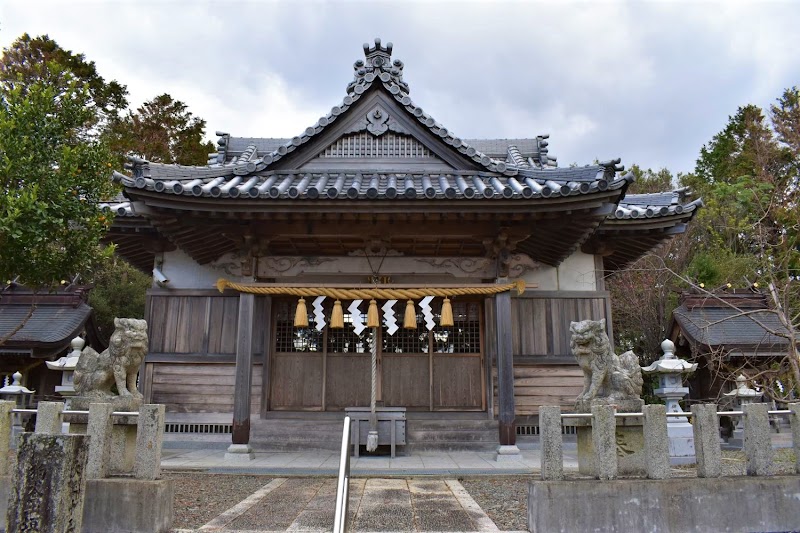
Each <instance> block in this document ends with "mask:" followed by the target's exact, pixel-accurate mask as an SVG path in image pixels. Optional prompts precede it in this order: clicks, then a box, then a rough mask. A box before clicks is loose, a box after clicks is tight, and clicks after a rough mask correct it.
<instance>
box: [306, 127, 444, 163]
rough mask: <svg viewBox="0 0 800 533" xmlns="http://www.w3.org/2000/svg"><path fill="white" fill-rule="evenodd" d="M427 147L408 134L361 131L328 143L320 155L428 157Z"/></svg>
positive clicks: (429, 153) (335, 156) (334, 156)
mask: <svg viewBox="0 0 800 533" xmlns="http://www.w3.org/2000/svg"><path fill="white" fill-rule="evenodd" d="M430 156H431V152H430V150H428V148H427V147H426V146H425V145H424V144H422V143H420V142H419V141H418V140H416V139H414V138H413V137H411V136H409V135H398V134H395V133H391V132H387V133H384V134H383V135H381V136H380V137H375V136H374V135H372V134H371V133H367V132H363V133H356V134H353V135H346V136H344V137H342V138H341V139H339V140H338V141H336V142H335V143H333V144H332V145H330V146H329V147H328V148H326V149H325V151H323V152H322V153H321V154H320V157H333V158H338V157H353V158H360V157H400V158H415V157H430Z"/></svg>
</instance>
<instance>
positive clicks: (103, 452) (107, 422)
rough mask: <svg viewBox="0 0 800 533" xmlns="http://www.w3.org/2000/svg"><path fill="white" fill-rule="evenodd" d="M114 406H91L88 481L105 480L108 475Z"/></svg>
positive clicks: (100, 404) (88, 425) (108, 404)
mask: <svg viewBox="0 0 800 533" xmlns="http://www.w3.org/2000/svg"><path fill="white" fill-rule="evenodd" d="M113 412H114V405H113V404H110V403H91V404H89V420H88V424H87V428H86V433H87V434H88V435H89V436H90V437H91V440H90V441H89V458H88V461H87V464H86V479H103V478H104V477H106V475H108V468H109V465H110V464H111V440H112V433H113V430H114V421H113V420H112V419H111V413H113Z"/></svg>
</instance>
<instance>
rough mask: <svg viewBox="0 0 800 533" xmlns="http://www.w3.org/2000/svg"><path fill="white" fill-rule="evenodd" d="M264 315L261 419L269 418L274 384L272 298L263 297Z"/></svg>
mask: <svg viewBox="0 0 800 533" xmlns="http://www.w3.org/2000/svg"><path fill="white" fill-rule="evenodd" d="M262 298H263V303H264V314H263V317H262V319H261V320H262V326H263V328H264V348H263V353H264V361H263V365H262V367H261V418H266V417H267V411H269V395H270V385H271V384H272V374H271V372H272V371H271V369H270V365H271V364H272V345H273V339H272V297H271V296H263V297H262Z"/></svg>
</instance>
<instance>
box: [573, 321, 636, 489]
mask: <svg viewBox="0 0 800 533" xmlns="http://www.w3.org/2000/svg"><path fill="white" fill-rule="evenodd" d="M570 332H571V334H572V335H571V337H570V348H571V350H572V354H573V355H574V356H575V358H576V359H577V361H578V365H579V366H580V367H581V370H583V378H584V387H583V391H582V392H581V394H580V395H579V396H578V398H577V400H576V402H575V412H576V413H591V412H592V407H594V406H598V405H610V406H613V407H614V409H615V410H616V412H617V413H626V412H627V413H641V412H642V407H643V406H644V402H643V401H642V399H641V394H642V384H643V381H642V371H641V369H640V367H639V358H638V357H636V355H635V354H634V353H633V352H631V351H628V352H625V353H623V354H622V355H617V354H616V353H614V351H613V350H612V349H611V342H610V341H609V339H608V334H607V333H606V321H605V320H604V319H602V320H583V321H580V322H572V323H570ZM569 424H570V425H574V426H576V432H577V437H578V471H579V472H580V473H582V474H587V475H596V474H597V464H596V460H595V453H594V444H593V442H592V423H591V419H590V418H588V417H587V418H586V419H571V420H570V421H569ZM615 439H616V447H617V460H618V465H619V467H618V468H619V473H620V474H640V473H643V472H644V470H645V468H644V461H645V458H644V437H643V434H642V421H641V419H639V418H634V417H631V418H617V424H616V432H615Z"/></svg>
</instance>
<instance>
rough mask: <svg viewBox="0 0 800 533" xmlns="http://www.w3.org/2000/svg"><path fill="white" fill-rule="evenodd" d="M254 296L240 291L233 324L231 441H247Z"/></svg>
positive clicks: (242, 442) (234, 442) (248, 433)
mask: <svg viewBox="0 0 800 533" xmlns="http://www.w3.org/2000/svg"><path fill="white" fill-rule="evenodd" d="M254 307H255V295H254V294H247V293H240V294H239V322H238V324H237V326H236V382H235V385H234V391H233V433H232V435H231V442H232V443H233V444H249V443H250V389H251V383H252V380H253V325H254V324H253V317H254Z"/></svg>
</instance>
